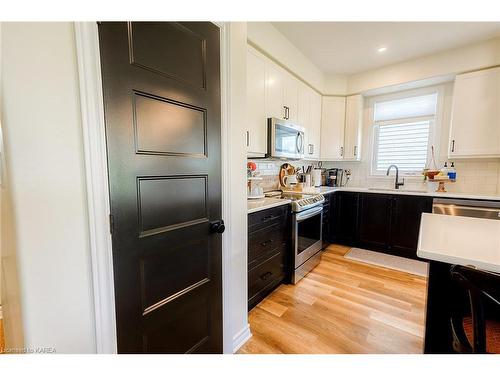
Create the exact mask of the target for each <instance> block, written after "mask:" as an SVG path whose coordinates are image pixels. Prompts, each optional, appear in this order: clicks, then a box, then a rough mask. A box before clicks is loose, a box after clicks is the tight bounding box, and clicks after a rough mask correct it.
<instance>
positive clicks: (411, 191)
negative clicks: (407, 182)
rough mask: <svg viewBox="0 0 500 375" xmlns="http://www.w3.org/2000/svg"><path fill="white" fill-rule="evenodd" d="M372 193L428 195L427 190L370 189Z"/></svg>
mask: <svg viewBox="0 0 500 375" xmlns="http://www.w3.org/2000/svg"><path fill="white" fill-rule="evenodd" d="M368 190H372V191H391V192H394V193H427V191H426V190H410V189H394V188H368Z"/></svg>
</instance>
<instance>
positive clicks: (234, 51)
mask: <svg viewBox="0 0 500 375" xmlns="http://www.w3.org/2000/svg"><path fill="white" fill-rule="evenodd" d="M229 38H230V39H229V42H230V46H229V47H230V56H229V59H230V66H229V71H230V87H229V90H230V91H229V111H230V113H229V149H228V155H229V162H230V176H229V192H230V195H231V198H230V199H231V206H230V212H229V214H230V217H229V220H230V227H229V235H230V236H231V237H230V242H231V245H232V247H231V249H230V252H231V253H230V254H231V257H230V278H231V279H230V282H229V283H228V284H229V289H230V290H229V296H230V306H229V307H228V308H227V309H226V311H229V314H230V320H229V325H230V330H231V337H232V342H231V343H230V345H231V346H232V347H227V344H225V352H228V351H229V352H230V351H235V350H237V349H238V347H239V346H240V345H241V344H242V343H243V342H244V341H245V340H246V339H248V338H249V336H250V331H249V327H248V311H247V304H248V299H247V200H246V194H247V193H246V169H245V168H244V167H242V166H244V165H245V163H246V147H245V134H246V129H245V126H246V121H245V118H246V48H247V24H246V23H245V22H231V23H230V27H229ZM226 292H227V291H226Z"/></svg>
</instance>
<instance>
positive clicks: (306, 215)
mask: <svg viewBox="0 0 500 375" xmlns="http://www.w3.org/2000/svg"><path fill="white" fill-rule="evenodd" d="M322 211H323V205H321V206H316V207H313V208H310V209H308V210H306V211H303V212H299V213H297V214H295V220H297V222H298V223H300V222H301V221H304V220H306V219H309V218H310V217H313V216H316V215H318V214H320V213H321V212H322Z"/></svg>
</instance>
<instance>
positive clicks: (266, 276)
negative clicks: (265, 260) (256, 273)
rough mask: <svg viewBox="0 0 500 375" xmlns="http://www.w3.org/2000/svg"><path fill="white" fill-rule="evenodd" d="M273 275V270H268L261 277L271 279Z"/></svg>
mask: <svg viewBox="0 0 500 375" xmlns="http://www.w3.org/2000/svg"><path fill="white" fill-rule="evenodd" d="M272 275H273V273H272V272H266V273H265V274H263V275H262V276H261V277H260V278H261V279H262V280H267V279H269V278H270V277H271V276H272Z"/></svg>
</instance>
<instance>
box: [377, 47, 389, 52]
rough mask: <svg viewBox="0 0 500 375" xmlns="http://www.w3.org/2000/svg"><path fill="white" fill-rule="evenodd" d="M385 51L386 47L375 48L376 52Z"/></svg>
mask: <svg viewBox="0 0 500 375" xmlns="http://www.w3.org/2000/svg"><path fill="white" fill-rule="evenodd" d="M385 51H387V47H379V48H377V52H385Z"/></svg>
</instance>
